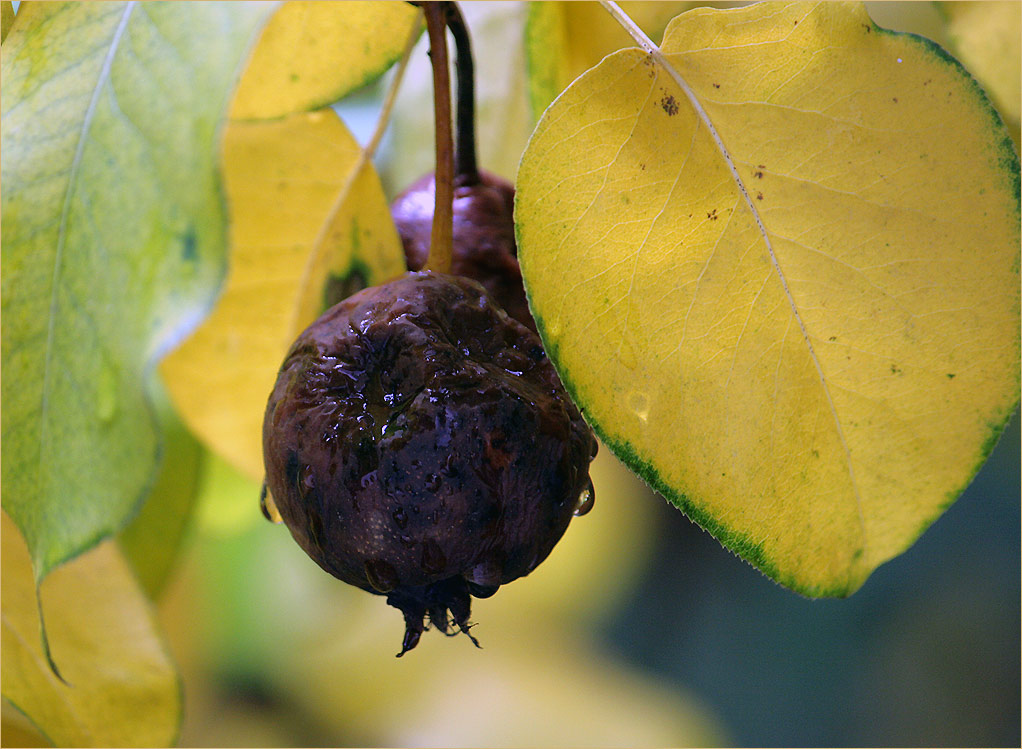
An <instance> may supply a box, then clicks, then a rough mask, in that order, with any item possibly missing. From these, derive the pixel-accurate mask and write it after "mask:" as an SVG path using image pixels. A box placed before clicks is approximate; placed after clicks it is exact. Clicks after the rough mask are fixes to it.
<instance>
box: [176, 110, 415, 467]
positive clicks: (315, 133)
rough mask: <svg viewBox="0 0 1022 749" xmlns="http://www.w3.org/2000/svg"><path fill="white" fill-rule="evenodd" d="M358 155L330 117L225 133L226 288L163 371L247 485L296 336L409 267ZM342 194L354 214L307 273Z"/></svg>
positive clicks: (184, 409)
mask: <svg viewBox="0 0 1022 749" xmlns="http://www.w3.org/2000/svg"><path fill="white" fill-rule="evenodd" d="M361 154H362V149H361V148H360V147H359V145H358V143H356V142H355V139H354V138H353V137H352V136H351V134H350V133H349V132H348V130H347V128H346V127H345V126H344V123H342V122H341V121H340V119H339V118H338V117H337V115H336V114H334V112H333V111H332V110H329V109H327V110H323V111H320V112H312V113H305V114H295V115H291V116H290V117H286V118H284V119H281V120H273V121H247V122H230V123H229V124H228V126H227V129H226V132H225V134H224V157H223V161H224V167H223V168H224V180H225V184H226V190H227V203H228V207H229V211H230V223H231V230H230V231H231V237H230V244H231V266H230V269H229V271H228V275H227V282H226V285H225V287H224V291H223V294H222V295H221V297H220V300H219V302H218V303H217V306H216V308H215V309H214V310H213V312H212V314H211V315H210V316H209V318H208V319H207V320H206V321H205V322H204V323H203V324H202V325H201V326H200V327H199V329H198V330H196V332H195V334H194V335H193V336H192V337H191V338H189V339H188V340H187V341H186V342H185V343H184V344H183V345H182V346H181V347H180V348H179V349H178V350H176V351H174V352H173V353H171V354H170V355H169V356H168V357H167V358H166V359H165V360H164V361H163V363H162V365H161V372H162V374H163V377H164V382H165V383H166V386H167V390H168V391H169V393H170V395H171V398H172V399H173V401H174V402H175V404H176V405H177V408H178V411H179V413H180V414H181V416H182V418H183V419H184V421H185V423H187V424H188V425H189V427H191V429H192V430H193V431H194V432H195V433H196V434H197V435H198V436H199V437H200V439H202V440H203V441H204V442H206V443H207V444H208V445H209V446H210V447H211V448H212V449H213V450H214V451H215V452H217V453H218V454H220V455H222V456H223V457H225V458H226V459H227V460H228V461H230V462H231V463H232V464H233V465H235V466H236V467H238V468H239V469H240V470H242V471H243V472H244V473H246V474H247V475H248V476H250V477H252V478H260V479H261V478H262V476H263V459H262V454H263V452H262V423H263V411H264V410H265V409H266V399H267V397H269V394H270V390H271V389H272V387H273V382H274V380H275V379H276V376H277V369H278V368H279V367H280V364H281V362H282V360H283V358H284V354H285V353H286V352H287V349H288V347H289V346H290V345H291V342H292V341H293V340H294V338H295V336H296V335H297V334H298V332H300V331H301V330H302V329H303V328H304V327H305V326H306V325H307V324H308V323H310V322H311V321H312V320H313V319H314V318H315V317H316V316H317V315H318V314H319V313H320V312H322V311H323V309H325V307H326V306H329V305H330V304H333V303H334V302H336V301H339V299H340V298H343V296H345V295H347V294H349V293H351V292H352V291H355V290H357V289H358V288H361V287H362V286H365V285H374V284H378V283H382V282H383V281H385V280H388V279H390V278H392V277H394V276H397V275H399V274H400V273H402V272H403V271H404V270H405V267H404V254H403V252H402V250H401V242H400V240H399V239H398V236H397V232H396V230H395V228H394V224H393V222H392V221H391V218H390V212H389V209H388V206H387V202H386V199H385V198H384V196H383V191H382V188H381V187H380V184H379V179H378V178H377V177H376V173H375V171H374V170H373V169H372V165H371V164H364V163H363V162H362V161H361V160H360V157H361ZM360 164H361V167H359V165H360ZM357 167H359V168H360V173H359V175H358V176H357V178H353V172H354V170H355V169H356V168H357ZM349 181H350V184H349ZM344 191H347V192H346V197H347V199H346V200H345V201H344V205H345V206H358V210H357V211H355V210H353V209H352V208H350V207H349V208H346V209H345V212H344V213H343V215H344V217H346V218H347V222H346V223H343V224H342V225H339V224H336V223H335V224H333V226H332V228H333V231H332V232H331V233H330V234H329V236H328V238H327V243H326V244H325V245H324V248H325V250H326V252H325V253H324V254H323V255H322V257H324V258H325V261H323V262H321V261H319V260H317V261H316V262H315V263H313V265H312V267H310V263H311V262H312V261H313V252H312V250H313V245H314V243H315V241H316V239H317V236H318V235H319V233H320V230H321V227H322V224H323V221H324V219H325V218H326V217H327V216H328V215H330V213H331V211H332V210H333V209H334V207H335V205H336V204H337V202H338V197H339V196H340V195H341V194H342V192H344Z"/></svg>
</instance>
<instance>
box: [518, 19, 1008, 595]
mask: <svg viewBox="0 0 1022 749" xmlns="http://www.w3.org/2000/svg"><path fill="white" fill-rule="evenodd" d="M663 53H664V55H665V57H666V60H667V63H668V64H669V66H670V68H671V70H673V71H675V72H676V73H678V74H679V75H680V78H681V79H682V80H684V81H686V82H687V85H688V86H689V87H691V91H692V93H693V96H694V98H695V99H696V100H697V101H698V102H699V104H700V106H701V107H702V108H703V110H704V111H705V113H706V115H707V116H708V118H709V121H710V122H712V123H713V125H714V127H715V128H716V132H717V134H718V135H719V142H718V141H717V140H715V138H714V137H713V135H712V134H711V133H710V131H709V130H708V128H707V126H706V124H705V122H704V121H703V120H702V119H701V117H700V115H699V114H698V113H697V111H696V109H695V108H694V106H693V105H692V104H690V102H689V99H688V98H687V97H686V93H685V91H684V90H683V88H682V87H681V85H680V84H679V83H678V81H677V80H676V79H675V78H674V77H673V76H672V73H671V70H669V69H668V68H665V67H664V65H663V64H661V63H660V62H657V61H656V60H655V59H654V57H653V56H652V55H648V54H646V53H645V52H642V51H640V50H625V51H622V52H619V53H616V54H615V55H612V56H611V57H609V58H607V59H606V60H604V61H603V62H602V63H601V64H600V65H599V66H598V67H597V68H595V69H594V70H591V71H589V72H588V73H586V74H585V75H584V76H583V77H582V78H580V79H579V80H577V81H576V82H575V83H574V84H572V86H571V87H570V88H569V89H568V90H567V91H566V92H565V93H564V94H563V95H562V96H561V97H560V99H558V101H557V102H555V104H554V105H553V106H551V108H550V109H548V110H547V112H546V113H545V115H544V117H543V119H542V120H541V122H540V124H539V126H538V127H537V129H536V132H535V134H534V136H533V138H532V140H531V141H530V143H529V146H528V149H527V150H526V153H525V155H524V156H523V159H522V166H521V168H520V170H519V174H518V185H517V188H518V199H517V205H516V221H517V229H518V239H519V251H520V259H521V263H522V270H523V274H524V276H525V281H526V286H527V289H528V292H529V295H530V302H531V304H532V310H533V313H534V315H535V317H536V320H537V322H538V323H539V326H540V330H541V333H542V335H543V338H544V342H545V344H546V347H547V351H548V352H549V353H550V355H551V357H552V359H553V360H554V362H555V363H556V365H557V368H558V370H559V372H560V373H561V375H562V378H563V380H564V382H565V384H566V386H567V387H568V389H569V390H570V392H571V393H572V395H573V397H574V398H575V399H576V402H577V403H578V404H579V405H580V407H581V408H583V409H584V411H585V414H586V417H587V418H588V419H589V420H590V421H591V423H592V424H593V425H594V426H595V428H596V430H597V432H598V433H599V434H600V435H601V437H603V438H604V441H605V442H607V443H609V444H610V446H611V447H612V448H613V449H614V450H615V452H616V453H617V454H618V455H619V456H620V457H622V459H623V460H625V462H626V463H627V464H628V465H629V466H630V467H631V468H632V469H633V470H635V471H637V472H638V473H640V474H641V475H642V476H643V477H644V478H646V479H647V481H649V482H650V483H651V484H652V485H653V486H654V487H655V488H657V489H658V490H659V491H661V492H662V493H663V494H664V495H665V496H667V497H668V498H669V499H670V500H671V501H672V502H674V503H675V504H677V505H678V506H679V507H681V508H682V509H684V510H685V511H686V512H687V513H688V514H689V515H691V516H692V517H693V518H694V519H695V520H697V521H698V522H699V523H700V524H701V525H703V526H704V527H705V528H707V529H708V530H709V531H710V532H711V533H713V534H714V535H715V536H716V537H717V538H718V539H720V540H721V541H722V542H723V543H724V544H726V545H727V546H729V547H730V548H732V549H733V550H734V551H736V552H737V553H739V554H740V555H741V556H743V557H744V558H745V559H747V560H748V561H750V562H751V563H753V564H754V565H755V566H757V567H758V568H759V569H761V570H762V571H763V572H765V573H766V574H768V575H770V576H771V577H773V578H774V579H775V580H777V581H779V582H781V583H783V584H785V585H787V586H789V587H792V588H794V589H796V590H798V591H800V592H803V593H805V594H808V595H846V594H848V593H850V592H852V591H854V590H855V589H856V588H858V587H859V586H860V585H861V584H862V582H863V581H864V580H865V579H866V577H867V576H868V575H869V574H870V572H871V571H872V570H873V569H874V568H876V566H877V565H879V564H881V563H882V562H884V561H886V560H887V559H890V558H891V557H892V556H894V555H896V554H898V553H900V552H901V551H903V550H904V549H905V548H907V547H908V546H909V545H910V544H911V543H912V542H913V541H914V539H915V538H916V537H917V536H918V535H919V533H921V532H922V531H923V530H924V529H925V528H926V527H927V526H928V525H929V524H930V523H932V522H933V520H935V519H936V517H937V516H939V515H940V513H941V512H942V511H943V510H944V509H945V508H946V507H947V506H948V505H949V504H950V503H951V502H953V501H954V499H955V498H956V497H957V496H958V495H959V494H960V492H961V491H962V490H963V489H964V488H965V486H966V485H967V484H968V482H969V481H970V479H971V478H972V476H973V475H974V474H975V472H976V471H977V470H978V468H979V466H980V465H981V464H982V462H983V460H984V459H985V457H986V455H987V454H988V453H989V451H990V449H991V448H992V446H993V444H994V443H995V442H996V440H997V438H998V436H999V435H1000V432H1001V430H1002V428H1003V426H1004V424H1005V422H1006V420H1007V419H1008V417H1009V416H1010V414H1011V413H1012V412H1013V411H1014V409H1015V407H1016V404H1017V402H1018V397H1019V242H1020V237H1019V162H1018V157H1017V155H1016V153H1015V151H1014V149H1013V147H1012V144H1011V140H1010V139H1009V137H1008V134H1007V132H1006V131H1005V129H1004V128H1003V126H1002V125H1001V123H1000V119H999V118H998V117H997V115H996V113H995V112H994V111H993V109H992V107H991V105H990V102H989V101H988V100H987V98H986V97H985V96H984V95H983V92H982V91H981V90H980V89H979V87H978V86H977V85H976V83H975V81H974V80H973V79H972V78H971V77H970V76H969V75H968V73H966V72H965V71H964V70H963V69H962V67H961V66H960V65H959V64H958V63H957V62H956V61H955V60H954V59H952V58H951V57H949V56H948V55H947V54H946V53H945V52H944V51H943V50H941V49H940V48H939V47H937V46H936V45H934V44H932V43H930V42H928V41H927V40H925V39H922V38H919V37H915V36H911V35H903V34H894V33H891V32H887V31H885V30H883V29H880V28H878V27H876V26H875V25H874V24H873V23H872V22H871V21H870V19H869V17H868V15H867V14H866V13H865V11H864V10H863V8H862V6H861V5H845V4H832V3H819V4H804V3H795V4H789V5H785V4H779V3H763V4H758V5H755V6H751V7H749V8H744V9H740V10H730V11H712V10H702V9H701V10H695V11H691V12H689V13H686V14H684V15H682V16H680V17H678V18H677V19H675V20H674V21H673V22H672V23H671V25H670V26H669V27H668V29H667V32H666V34H665V38H664V44H663Z"/></svg>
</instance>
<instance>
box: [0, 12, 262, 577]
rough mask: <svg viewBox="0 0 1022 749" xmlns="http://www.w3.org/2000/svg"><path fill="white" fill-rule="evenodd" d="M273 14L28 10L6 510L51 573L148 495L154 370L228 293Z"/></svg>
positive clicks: (10, 121) (7, 291)
mask: <svg viewBox="0 0 1022 749" xmlns="http://www.w3.org/2000/svg"><path fill="white" fill-rule="evenodd" d="M270 7H271V6H265V5H261V4H258V3H255V4H246V3H115V2H109V3H26V4H25V5H23V6H21V7H20V8H19V12H18V21H17V23H16V24H15V25H14V27H13V28H12V30H11V33H10V35H9V36H8V37H7V39H6V40H5V41H4V43H3V58H2V59H3V62H2V72H3V103H2V124H3V128H2V130H3V132H2V151H3V165H2V179H3V187H4V189H3V202H2V211H3V249H2V265H3V281H2V292H0V297H2V320H3V332H2V352H3V371H4V376H3V381H2V391H3V396H2V397H3V404H4V408H3V446H4V449H3V453H2V456H3V479H4V494H3V507H4V509H5V510H6V511H7V512H8V513H10V515H11V517H12V518H13V520H14V521H15V522H16V523H17V524H18V526H19V527H20V528H21V529H22V531H23V532H24V534H25V537H26V538H27V540H28V546H29V549H30V550H31V555H32V560H33V564H34V567H35V571H36V575H37V577H38V578H39V579H42V578H43V577H44V576H45V575H46V573H47V572H48V571H49V570H51V569H53V568H54V567H55V566H56V565H58V564H60V563H61V562H63V561H66V560H67V559H70V558H72V557H74V556H75V555H77V554H79V553H81V552H82V551H84V550H85V549H88V548H89V547H91V546H93V545H95V544H96V543H97V542H98V541H99V540H100V539H102V538H104V537H106V536H108V535H110V534H111V533H113V532H115V531H117V530H118V529H119V528H120V527H122V526H123V525H124V523H125V522H126V521H127V519H128V518H129V517H130V516H131V515H132V513H133V512H134V511H135V510H136V508H137V507H138V505H139V503H140V502H141V501H142V499H143V498H144V497H145V494H146V492H147V491H148V488H149V486H150V482H151V480H152V477H153V472H154V470H155V467H156V463H157V455H158V443H159V435H158V433H157V430H156V427H155V424H154V422H153V417H152V415H151V412H150V406H149V404H148V402H147V398H146V393H145V389H144V379H145V374H144V373H145V372H146V371H147V370H148V369H149V368H150V367H151V366H152V364H153V362H154V361H155V360H156V359H157V358H158V356H159V354H160V353H161V352H162V351H164V350H166V349H167V348H168V347H169V346H170V345H172V343H173V342H174V341H175V340H177V339H179V338H180V337H182V336H183V335H184V334H185V333H186V332H187V331H188V330H189V329H190V328H191V327H193V326H194V325H195V323H196V322H197V321H198V319H199V318H201V316H202V315H203V314H204V312H205V310H206V309H207V307H208V305H209V304H210V302H211V299H212V297H213V295H214V293H215V292H216V290H217V287H218V286H219V283H220V279H221V277H222V274H223V267H224V247H225V241H224V239H225V238H224V221H223V218H224V217H223V214H222V208H221V194H220V189H219V184H218V179H217V173H216V156H217V152H218V151H217V145H218V137H217V135H218V133H217V126H218V122H219V121H220V115H221V112H222V111H223V110H224V108H225V106H226V103H227V100H228V96H229V93H230V91H231V89H232V87H233V85H234V82H235V71H236V69H237V68H238V66H239V64H240V61H241V59H242V57H243V55H244V53H245V51H246V50H247V48H248V46H249V41H250V39H252V38H253V36H254V34H255V31H256V30H257V28H258V26H259V24H260V23H261V22H262V21H263V20H264V19H265V17H266V16H267V14H268V12H269V10H270Z"/></svg>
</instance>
